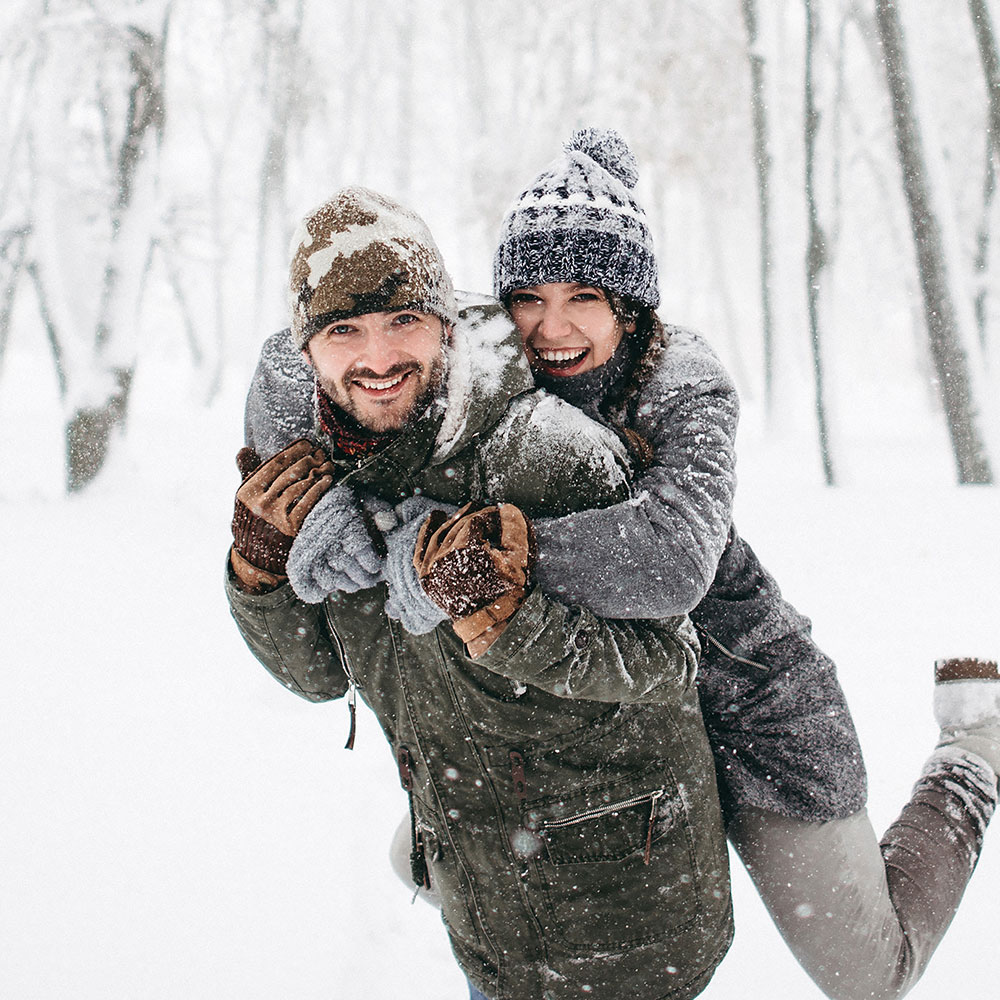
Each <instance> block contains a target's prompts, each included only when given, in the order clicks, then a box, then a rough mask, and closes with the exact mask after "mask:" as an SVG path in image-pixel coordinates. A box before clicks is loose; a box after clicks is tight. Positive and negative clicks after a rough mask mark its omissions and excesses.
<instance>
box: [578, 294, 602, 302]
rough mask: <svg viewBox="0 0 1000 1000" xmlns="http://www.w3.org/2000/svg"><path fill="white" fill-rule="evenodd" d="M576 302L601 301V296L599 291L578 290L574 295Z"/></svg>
mask: <svg viewBox="0 0 1000 1000" xmlns="http://www.w3.org/2000/svg"><path fill="white" fill-rule="evenodd" d="M573 301H574V302H600V301H601V297H600V295H598V294H597V292H577V293H576V295H574V296H573Z"/></svg>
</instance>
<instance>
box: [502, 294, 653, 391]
mask: <svg viewBox="0 0 1000 1000" xmlns="http://www.w3.org/2000/svg"><path fill="white" fill-rule="evenodd" d="M510 314H511V316H512V317H513V319H514V324H515V325H516V326H517V329H518V331H519V332H520V334H521V337H522V339H523V340H524V349H525V351H526V352H527V355H528V361H529V362H530V363H531V367H532V368H534V369H535V370H536V371H540V372H544V373H545V374H546V375H558V376H569V375H579V374H580V373H581V372H586V371H591V370H592V369H594V368H600V366H601V365H603V364H604V363H605V362H607V361H609V360H610V359H611V356H612V355H613V354H614V353H615V350H616V349H617V347H618V345H619V344H620V343H621V339H622V334H623V333H624V332H625V331H626V330H627V331H629V332H631V331H632V330H634V329H635V323H634V322H630V323H629V324H628V326H624V327H623V326H622V324H621V323H620V322H619V321H618V318H617V317H616V316H615V314H614V313H613V312H612V311H611V306H610V304H609V303H608V299H607V296H606V295H605V294H604V292H603V291H602V290H601V289H600V288H595V287H594V286H593V285H579V284H574V283H569V282H552V283H550V284H546V285H532V286H531V287H529V288H518V289H516V290H515V291H514V292H512V293H511V296H510Z"/></svg>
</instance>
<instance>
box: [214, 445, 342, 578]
mask: <svg viewBox="0 0 1000 1000" xmlns="http://www.w3.org/2000/svg"><path fill="white" fill-rule="evenodd" d="M255 460H256V466H255ZM236 461H237V464H238V465H239V466H240V469H241V471H244V470H247V474H246V476H245V478H244V480H243V484H242V485H241V486H240V488H239V489H238V490H237V491H236V504H235V510H234V512H233V548H232V552H231V554H230V565H231V566H232V568H233V572H234V573H235V574H236V576H237V578H238V579H239V581H240V583H241V584H242V585H243V586H244V589H246V590H249V591H251V592H254V593H260V592H262V591H265V590H272V589H273V588H274V587H276V586H279V585H280V584H281V583H283V582H284V581H285V579H286V577H285V562H286V560H287V559H288V552H289V549H291V547H292V540H293V539H294V538H295V536H296V535H297V534H298V532H299V529H300V528H301V527H302V522H303V521H304V520H305V519H306V515H308V513H309V512H310V511H311V510H312V509H313V507H315V506H316V503H317V501H318V500H319V499H320V497H321V496H323V494H324V493H326V491H327V490H328V489H329V488H330V486H331V485H332V484H333V473H334V468H333V464H332V463H331V462H330V460H329V459H328V458H327V457H326V453H325V452H324V451H323V450H322V448H317V447H316V446H314V445H313V444H312V442H311V441H307V440H305V439H301V440H299V441H294V442H293V443H292V444H290V445H289V446H288V447H287V448H285V449H284V450H282V451H279V452H278V454H277V455H275V456H274V457H273V458H270V459H268V461H266V462H264V463H263V464H260V461H259V458H257V456H256V454H255V453H254V452H252V451H250V449H247V448H243V449H241V450H240V453H239V454H238V455H237V458H236Z"/></svg>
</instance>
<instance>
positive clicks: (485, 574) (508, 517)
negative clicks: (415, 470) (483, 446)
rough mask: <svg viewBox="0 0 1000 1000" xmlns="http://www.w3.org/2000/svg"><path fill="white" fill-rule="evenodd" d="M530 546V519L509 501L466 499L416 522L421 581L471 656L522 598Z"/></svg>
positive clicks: (531, 564)
mask: <svg viewBox="0 0 1000 1000" xmlns="http://www.w3.org/2000/svg"><path fill="white" fill-rule="evenodd" d="M535 551H536V547H535V533H534V530H533V529H532V526H531V522H530V521H529V520H528V519H527V518H526V517H525V516H524V514H523V513H522V512H521V510H520V509H519V508H517V507H515V506H514V505H513V504H509V503H504V504H500V505H499V506H489V507H483V508H481V509H478V510H477V509H474V508H473V505H472V504H466V505H465V506H464V507H462V508H461V509H460V510H458V511H457V512H456V513H455V514H453V515H452V516H451V517H450V518H449V517H446V516H445V515H444V513H443V512H441V511H433V512H432V513H431V514H430V516H429V517H428V518H427V520H426V521H425V522H424V524H423V526H422V527H421V529H420V534H419V535H418V536H417V544H416V548H415V550H414V554H413V565H414V566H415V567H416V570H417V575H418V576H419V577H420V583H421V585H422V586H423V588H424V590H425V591H427V594H428V596H429V597H430V598H431V600H433V601H434V603H435V604H437V605H438V606H439V607H440V608H442V609H443V610H444V612H445V613H446V614H447V615H448V617H449V618H451V620H452V628H454V630H455V634H456V635H458V637H459V638H460V639H461V640H462V641H463V642H464V643H465V644H466V646H467V647H468V650H469V655H470V656H472V657H473V658H475V657H476V656H479V655H480V654H481V653H483V652H485V650H487V649H488V648H489V647H490V645H492V643H493V641H494V640H495V639H496V638H497V636H499V635H500V633H501V632H502V631H503V630H504V628H505V627H506V625H507V622H508V621H509V620H510V618H511V617H512V616H513V614H514V612H515V611H517V609H518V608H519V607H520V606H521V604H522V603H523V601H524V597H525V593H526V592H527V589H528V587H529V586H530V584H531V574H532V571H533V569H534V565H535Z"/></svg>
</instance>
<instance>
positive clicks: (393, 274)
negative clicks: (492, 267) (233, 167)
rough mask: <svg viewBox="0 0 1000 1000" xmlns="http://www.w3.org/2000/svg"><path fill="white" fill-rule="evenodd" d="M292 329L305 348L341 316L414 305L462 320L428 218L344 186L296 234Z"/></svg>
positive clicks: (448, 318) (381, 197) (291, 281)
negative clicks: (314, 337) (313, 338)
mask: <svg viewBox="0 0 1000 1000" xmlns="http://www.w3.org/2000/svg"><path fill="white" fill-rule="evenodd" d="M288 291H289V303H290V305H291V309H292V335H293V337H294V338H295V342H296V344H297V345H298V346H299V347H300V348H302V347H305V345H306V344H307V343H308V342H309V338H310V337H312V336H313V334H315V333H317V332H318V331H320V330H322V329H323V327H325V326H329V324H330V323H335V322H337V320H341V319H347V318H349V317H351V316H360V315H362V314H363V313H372V312H394V311H396V310H398V309H414V310H416V311H418V312H426V313H431V314H432V315H434V316H440V317H441V319H442V320H444V321H445V322H446V323H449V324H450V323H454V322H455V321H456V319H457V318H458V307H457V306H456V304H455V289H454V287H453V286H452V283H451V277H450V276H449V274H448V272H447V271H446V270H445V266H444V261H443V260H442V259H441V252H440V251H439V250H438V248H437V245H436V244H435V243H434V238H433V237H432V236H431V234H430V230H429V229H428V228H427V225H426V223H425V222H424V221H423V219H421V218H420V216H418V215H417V214H416V213H415V212H411V211H410V210H409V209H407V208H403V206H402V205H399V204H397V203H396V202H394V201H392V199H390V198H386V197H385V196H384V195H381V194H378V193H377V192H375V191H369V190H368V189H367V188H362V187H346V188H344V189H343V190H341V191H339V192H338V193H337V194H335V195H334V196H333V198H331V199H330V200H329V201H328V202H326V204H324V205H321V206H320V207H319V208H317V209H316V210H315V211H313V212H312V213H310V214H309V215H308V216H306V218H305V219H303V220H302V222H301V224H300V225H299V228H298V229H297V230H296V233H295V236H294V238H293V240H292V266H291V274H290V279H289V288H288Z"/></svg>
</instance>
